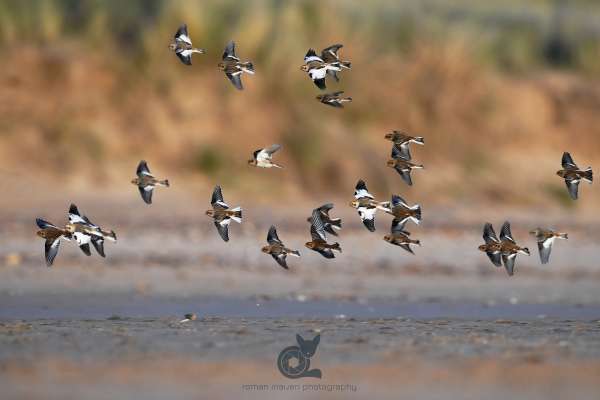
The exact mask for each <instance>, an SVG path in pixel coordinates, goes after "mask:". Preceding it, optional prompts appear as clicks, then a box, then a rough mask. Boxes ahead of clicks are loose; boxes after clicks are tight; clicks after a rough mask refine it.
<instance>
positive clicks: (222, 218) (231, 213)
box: [206, 185, 242, 242]
mask: <svg viewBox="0 0 600 400" xmlns="http://www.w3.org/2000/svg"><path fill="white" fill-rule="evenodd" d="M210 204H211V205H212V209H211V210H207V211H206V215H208V216H209V217H211V218H212V219H213V220H214V224H215V227H216V228H217V231H218V232H219V235H220V236H221V238H222V239H223V240H224V241H226V242H228V241H229V224H230V223H231V221H232V220H233V221H235V222H237V223H238V224H241V223H242V209H241V207H235V208H231V209H230V208H229V206H228V205H227V203H225V201H223V193H222V192H221V186H219V185H217V186H215V189H214V190H213V194H212V197H211V200H210Z"/></svg>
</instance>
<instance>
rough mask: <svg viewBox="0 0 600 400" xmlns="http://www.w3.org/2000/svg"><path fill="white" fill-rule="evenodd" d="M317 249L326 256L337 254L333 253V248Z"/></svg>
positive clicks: (330, 256) (333, 256)
mask: <svg viewBox="0 0 600 400" xmlns="http://www.w3.org/2000/svg"><path fill="white" fill-rule="evenodd" d="M316 251H317V252H318V253H319V254H321V255H322V256H323V257H325V258H335V254H333V250H331V249H318V250H316Z"/></svg>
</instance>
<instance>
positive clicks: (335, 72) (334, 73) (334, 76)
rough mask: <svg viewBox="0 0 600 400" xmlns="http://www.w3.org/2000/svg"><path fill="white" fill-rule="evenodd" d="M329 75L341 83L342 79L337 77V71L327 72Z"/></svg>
mask: <svg viewBox="0 0 600 400" xmlns="http://www.w3.org/2000/svg"><path fill="white" fill-rule="evenodd" d="M327 75H329V76H330V77H332V78H333V79H334V80H335V81H336V82H339V81H340V78H339V77H338V76H337V71H334V70H332V69H330V70H328V71H327Z"/></svg>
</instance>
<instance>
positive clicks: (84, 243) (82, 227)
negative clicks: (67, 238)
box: [65, 204, 117, 257]
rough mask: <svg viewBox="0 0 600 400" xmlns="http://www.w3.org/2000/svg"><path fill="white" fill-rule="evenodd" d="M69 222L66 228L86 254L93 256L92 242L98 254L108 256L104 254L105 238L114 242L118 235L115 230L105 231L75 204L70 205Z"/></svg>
mask: <svg viewBox="0 0 600 400" xmlns="http://www.w3.org/2000/svg"><path fill="white" fill-rule="evenodd" d="M68 216H69V222H68V223H67V225H66V226H65V229H66V230H67V231H68V232H69V233H71V235H72V236H73V237H74V238H75V240H76V241H77V244H79V248H80V249H81V251H83V253H84V254H85V255H86V256H91V255H92V252H91V251H90V243H92V245H93V246H94V248H95V249H96V251H97V252H98V254H99V255H100V256H102V257H106V255H105V254H104V239H108V240H110V241H112V242H116V241H117V235H116V233H115V232H114V231H104V230H103V229H102V228H100V227H99V226H98V225H95V224H93V223H92V222H91V221H90V220H89V218H88V217H86V216H85V215H84V216H82V215H81V214H80V213H79V210H78V209H77V206H76V205H75V204H71V206H70V207H69V213H68Z"/></svg>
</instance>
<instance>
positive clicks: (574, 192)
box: [565, 179, 579, 200]
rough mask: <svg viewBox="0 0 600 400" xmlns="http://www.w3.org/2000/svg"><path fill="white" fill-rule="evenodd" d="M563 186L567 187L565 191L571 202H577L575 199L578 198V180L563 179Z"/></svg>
mask: <svg viewBox="0 0 600 400" xmlns="http://www.w3.org/2000/svg"><path fill="white" fill-rule="evenodd" d="M565 184H566V185H567V190H568V191H569V196H571V198H572V199H573V200H577V198H578V197H579V195H578V193H579V181H578V180H575V181H574V180H570V179H565Z"/></svg>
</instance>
